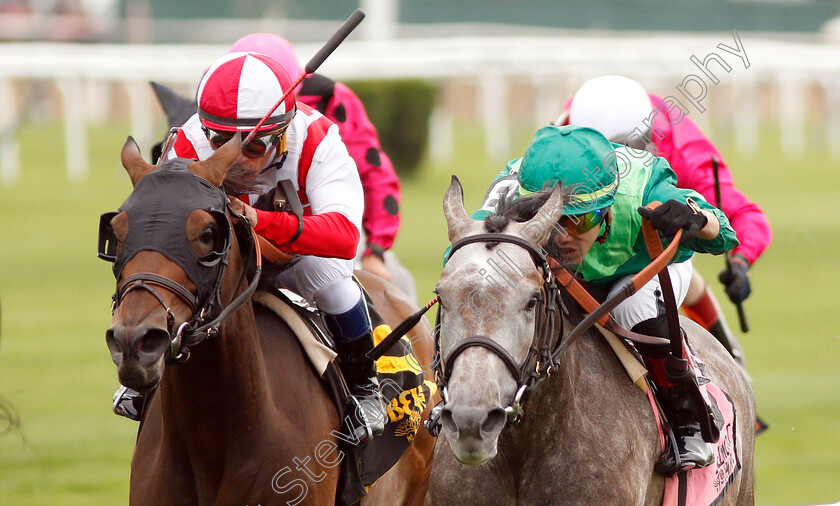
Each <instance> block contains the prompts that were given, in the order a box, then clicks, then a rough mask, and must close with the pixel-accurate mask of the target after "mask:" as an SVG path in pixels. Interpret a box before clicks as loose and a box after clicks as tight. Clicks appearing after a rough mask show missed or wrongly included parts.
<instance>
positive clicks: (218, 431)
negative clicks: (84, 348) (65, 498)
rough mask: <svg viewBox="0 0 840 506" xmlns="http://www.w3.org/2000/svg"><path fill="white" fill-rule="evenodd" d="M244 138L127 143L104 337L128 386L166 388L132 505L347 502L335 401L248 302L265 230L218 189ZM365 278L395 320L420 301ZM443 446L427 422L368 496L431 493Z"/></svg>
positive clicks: (154, 404) (282, 328)
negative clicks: (150, 151)
mask: <svg viewBox="0 0 840 506" xmlns="http://www.w3.org/2000/svg"><path fill="white" fill-rule="evenodd" d="M238 139H239V136H234V137H233V139H232V140H231V141H230V142H229V143H228V144H226V145H225V146H223V147H221V148H220V149H218V150H217V151H216V152H215V154H214V155H213V156H212V157H210V158H209V159H207V160H205V161H193V160H184V159H176V160H170V161H167V162H163V163H162V165H161V166H160V167H158V166H153V165H150V164H149V163H147V162H145V161H144V160H143V158H142V156H141V155H140V151H139V148H138V147H137V144H136V143H135V142H134V140H133V139H131V138H130V137H129V139H128V140H127V141H126V143H125V145H124V146H123V148H122V152H121V161H122V165H123V167H124V168H125V169H126V171H127V172H128V174H129V176H130V178H131V181H132V184H133V185H134V189H133V191H132V193H131V195H130V196H129V199H128V200H126V202H125V203H124V204H123V206H122V211H121V212H119V213H111V214H107V213H106V215H103V219H102V223H101V225H100V226H103V223H104V226H105V227H106V228H110V230H111V232H112V235H111V237H112V242H113V244H112V245H110V247H109V248H108V247H106V248H104V249H106V250H108V251H107V252H106V254H105V256H107V257H109V258H108V259H110V260H112V261H114V262H115V264H114V272H115V276H116V278H117V293H116V294H115V296H114V305H113V308H112V309H113V322H112V325H111V327H110V328H109V329H108V330H107V332H106V342H107V345H108V348H109V350H110V352H111V357H112V359H113V361H114V363H115V364H116V366H117V372H118V376H119V379H120V382H121V383H122V384H123V385H125V386H128V387H130V388H133V389H135V390H138V391H140V392H150V391H152V390H153V389H154V390H155V391H154V395H152V396H151V397H147V399H149V398H150V400H149V401H147V404H148V405H147V407H146V408H147V409H146V410H145V414H144V418H143V420H142V422H141V424H140V428H139V433H138V436H137V442H136V446H135V449H134V456H133V458H132V462H131V482H130V496H129V502H130V503H131V504H202V505H203V504H239V505H245V504H252V505H256V504H263V505H265V504H278V503H280V504H284V503H288V504H319V505H320V504H333V503H334V502H336V500H337V497H336V492H337V491H336V486H337V483H338V481H339V469H340V467H341V466H340V465H338V464H339V462H340V461H341V460H342V458H343V457H344V455H343V452H341V450H340V449H338V446H337V438H336V435H335V434H336V432H338V431H340V423H339V416H338V412H337V410H336V408H335V406H334V403H333V401H332V400H331V397H330V394H329V392H328V390H327V387H326V386H325V384H324V382H323V381H321V380H320V378H319V377H318V374H317V373H316V372H315V369H314V367H312V366H311V365H310V361H309V359H308V358H307V357H306V355H305V354H304V352H303V350H302V348H301V346H300V344H299V342H298V340H297V339H296V337H295V336H294V335H293V333H292V331H291V330H290V329H289V327H288V326H287V325H286V324H285V323H284V322H283V321H282V320H281V319H280V318H279V317H277V316H276V315H275V314H274V313H272V312H270V311H269V310H268V309H266V308H264V307H263V306H260V305H258V304H252V302H251V300H250V294H251V293H252V290H251V288H252V285H254V281H253V278H254V277H255V276H254V275H253V272H249V271H253V270H255V269H254V267H253V265H250V266H249V265H248V263H247V262H248V261H249V258H252V257H255V252H254V247H253V238H254V237H253V235H250V233H251V229H250V227H249V226H247V225H246V224H245V222H244V221H240V222H238V224H237V225H231V222H232V221H234V222H235V223H236V220H232V218H231V213H230V209H229V206H227V200H226V196H225V194H224V192H223V190H222V189H221V188H220V186H221V185H222V183H223V181H224V178H225V174H226V172H227V171H228V169H229V168H230V167H231V166H232V165H233V164H234V162H235V161H236V160H237V158H238V157H239V153H240V150H241V144H240V142H241V141H240V140H238ZM242 226H244V227H246V228H245V231H247V232H248V233H240V232H241V230H240V229H241V227H242ZM249 240H250V243H249ZM101 242H102V238H101V237H100V243H101ZM102 250H103V246H102V244H100V252H102ZM102 255H103V253H100V256H102ZM249 276H250V277H251V278H252V280H251V281H249V279H248V278H249ZM360 278H361V279H362V282H363V284H364V286H365V287H366V288H367V290H368V291H369V293H370V295H371V297H372V299H373V300H374V302H375V304H376V307H377V308H378V309H379V311H380V313H381V314H382V316H383V317H384V318H385V320H386V321H387V322H388V323H390V324H391V325H396V324H397V323H398V322H399V321H401V320H402V319H403V318H405V317H406V316H408V315H410V314H411V313H412V312H413V310H414V308H413V307H412V304H413V303H411V302H409V301H408V300H407V298H406V297H405V296H404V295H401V293H400V292H399V291H398V290H394V289H393V287H391V286H390V285H389V284H388V283H386V282H385V281H383V280H381V279H379V278H376V277H375V276H370V275H367V276H366V275H364V274H362V275H361V276H360ZM208 320H210V321H209V322H208ZM176 329H177V330H176ZM413 332H414V333H415V335H418V336H423V337H424V339H415V345H416V348H415V352H416V354H417V359H418V361H419V362H420V363H425V364H430V363H431V359H432V354H433V349H432V341H431V338H430V337H429V336H430V332H431V328H430V326H429V324H428V322H425V321H423V322H421V324H420V325H418V326H417V327H415V328H414V329H413ZM190 350H191V351H192V353H189V351H190ZM190 355H191V356H190ZM187 358H189V360H187ZM429 408H431V402H430V404H429V405H428V406H427V409H429ZM433 449H434V440H433V438H432V437H431V436H430V435H429V434H428V433H427V432H425V431H423V430H421V431H419V432H418V434H417V436H416V438H415V439H414V441H413V443H412V445H411V447H409V449H408V451H407V452H406V453H405V454H404V455H403V457H402V459H401V460H400V461H399V462H398V463H397V464H396V465H395V466H394V467H392V468H391V470H390V471H388V473H386V474H385V475H384V476H383V477H382V478H381V479H380V480H379V482H378V483H377V484H376V485H375V486H374V487H373V488H372V490H370V493H369V494H368V496H366V497H365V499H364V502H365V503H370V504H418V503H422V500H423V497H424V495H425V490H426V484H427V481H428V476H429V472H430V465H431V460H430V459H431V456H432V452H433Z"/></svg>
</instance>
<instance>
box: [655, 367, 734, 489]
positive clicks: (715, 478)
mask: <svg viewBox="0 0 840 506" xmlns="http://www.w3.org/2000/svg"><path fill="white" fill-rule="evenodd" d="M695 361H696V358H695ZM695 363H696V362H695ZM695 372H696V373H698V374H699V373H700V371H698V370H697V368H695ZM700 390H701V392H702V393H703V396H704V397H705V398H706V402H708V403H709V405H710V406H712V409H713V410H714V411H715V412H719V413H720V414H721V415H722V418H719V419H722V420H723V427H722V428H721V430H720V439H718V442H717V443H714V444H712V449H713V450H714V454H715V461H714V463H712V464H711V465H709V466H706V467H702V468H699V469H691V470H688V471H683V472H680V473H677V474H675V475H673V476H668V477H666V478H665V493H664V494H663V498H662V504H663V506H709V505H716V504H719V503H720V502H721V500H722V499H723V497H724V495H725V494H726V489H727V488H728V487H729V485H730V484H731V483H732V482H733V481H734V480H735V478H736V477H737V476H738V473H739V472H740V470H741V462H740V460H739V459H738V455H737V453H736V451H735V406H734V405H733V404H732V400H731V399H730V398H729V396H728V395H726V393H725V392H724V391H723V390H721V389H720V388H719V387H718V386H717V385H715V384H714V383H711V382H710V383H705V384H702V385H700ZM661 430H662V428H661V426H660V438H661V439H660V441H661V442H662V443H663V446H664V442H665V436H664V434H662V432H661Z"/></svg>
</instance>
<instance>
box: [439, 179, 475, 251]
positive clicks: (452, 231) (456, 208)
mask: <svg viewBox="0 0 840 506" xmlns="http://www.w3.org/2000/svg"><path fill="white" fill-rule="evenodd" d="M443 216H444V217H445V218H446V225H447V227H448V228H449V242H455V240H456V239H457V238H458V237H460V236H461V235H463V233H464V229H465V228H466V226H467V225H468V224H469V217H467V211H466V209H464V188H463V187H462V186H461V181H459V180H458V177H457V176H452V182H451V183H449V188H448V189H447V190H446V195H444V197H443Z"/></svg>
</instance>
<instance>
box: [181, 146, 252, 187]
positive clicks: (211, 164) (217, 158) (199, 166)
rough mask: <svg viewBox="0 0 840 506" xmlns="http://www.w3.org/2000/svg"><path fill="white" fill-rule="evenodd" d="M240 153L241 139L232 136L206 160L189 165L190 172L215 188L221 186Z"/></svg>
mask: <svg viewBox="0 0 840 506" xmlns="http://www.w3.org/2000/svg"><path fill="white" fill-rule="evenodd" d="M240 153H242V139H241V138H240V136H239V135H234V136H233V137H231V138H230V140H229V141H227V142H226V143H225V144H224V145H223V146H222V147H220V148H219V149H217V150H216V152H215V153H213V156H211V157H210V158H208V159H207V160H203V161H200V162H193V163H191V164H190V172H192V173H193V174H195V175H196V176H201V177H203V178H204V179H206V180H208V181H210V182H211V183H213V184H214V185H216V186H221V185H222V183H223V182H224V181H225V175H226V174H227V171H228V169H230V168H231V166H232V165H233V164H234V163H235V162H236V160H238V159H239V155H240Z"/></svg>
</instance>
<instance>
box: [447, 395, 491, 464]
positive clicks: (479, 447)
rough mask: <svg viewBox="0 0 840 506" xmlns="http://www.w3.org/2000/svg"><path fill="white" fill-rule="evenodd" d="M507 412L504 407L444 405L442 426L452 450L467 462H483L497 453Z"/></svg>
mask: <svg viewBox="0 0 840 506" xmlns="http://www.w3.org/2000/svg"><path fill="white" fill-rule="evenodd" d="M506 422H507V414H506V413H505V410H504V409H502V408H501V407H496V408H492V409H489V410H488V409H487V408H484V407H474V406H457V405H455V406H453V405H449V406H444V408H443V410H442V411H441V425H442V428H443V432H444V434H445V435H446V438H447V439H448V440H449V445H450V446H451V447H452V453H453V454H455V457H456V458H457V459H458V460H460V461H461V462H463V463H465V464H470V465H480V464H483V463H484V462H486V461H487V460H490V459H491V458H493V457H495V456H496V444H497V442H498V440H499V434H500V433H501V432H502V429H503V428H504V427H505V423H506Z"/></svg>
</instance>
